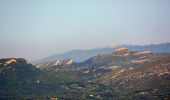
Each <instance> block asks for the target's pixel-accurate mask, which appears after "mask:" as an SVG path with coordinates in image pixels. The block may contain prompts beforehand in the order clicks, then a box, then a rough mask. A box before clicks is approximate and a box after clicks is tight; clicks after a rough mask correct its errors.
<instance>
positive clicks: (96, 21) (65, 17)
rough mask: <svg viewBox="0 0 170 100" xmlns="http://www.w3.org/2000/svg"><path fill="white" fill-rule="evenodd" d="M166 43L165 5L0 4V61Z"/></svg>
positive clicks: (144, 0) (157, 0)
mask: <svg viewBox="0 0 170 100" xmlns="http://www.w3.org/2000/svg"><path fill="white" fill-rule="evenodd" d="M114 42H116V43H121V44H141V45H144V44H153V43H162V42H170V0H0V58H3V57H23V58H27V59H28V60H34V59H38V58H42V57H46V56H49V55H52V54H57V53H62V52H65V51H69V50H72V49H89V48H95V47H102V46H106V45H109V44H112V43H114Z"/></svg>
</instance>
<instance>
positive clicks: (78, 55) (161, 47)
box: [32, 43, 170, 64]
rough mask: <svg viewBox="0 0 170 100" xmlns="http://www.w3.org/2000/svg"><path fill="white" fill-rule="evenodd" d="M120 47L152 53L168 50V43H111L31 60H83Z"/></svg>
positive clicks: (169, 48)
mask: <svg viewBox="0 0 170 100" xmlns="http://www.w3.org/2000/svg"><path fill="white" fill-rule="evenodd" d="M120 47H126V48H128V49H129V50H133V51H142V50H149V51H151V52H153V53H167V52H170V43H163V44H151V45H143V46H141V45H118V44H112V45H110V46H107V47H103V48H95V49H89V50H72V51H69V52H65V53H62V54H55V55H52V56H49V57H45V58H42V59H38V60H35V61H32V64H38V63H41V62H44V61H54V60H56V59H60V60H64V59H67V58H72V59H73V61H74V62H83V61H86V60H88V59H89V58H91V57H93V56H97V55H103V54H109V53H112V52H113V51H114V50H115V49H117V48H120Z"/></svg>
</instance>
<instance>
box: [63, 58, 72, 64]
mask: <svg viewBox="0 0 170 100" xmlns="http://www.w3.org/2000/svg"><path fill="white" fill-rule="evenodd" d="M72 63H73V59H72V58H68V59H66V60H65V64H67V65H70V64H72Z"/></svg>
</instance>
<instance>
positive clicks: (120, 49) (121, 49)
mask: <svg viewBox="0 0 170 100" xmlns="http://www.w3.org/2000/svg"><path fill="white" fill-rule="evenodd" d="M115 51H117V52H123V51H130V50H129V49H128V48H124V47H122V48H118V49H116V50H115Z"/></svg>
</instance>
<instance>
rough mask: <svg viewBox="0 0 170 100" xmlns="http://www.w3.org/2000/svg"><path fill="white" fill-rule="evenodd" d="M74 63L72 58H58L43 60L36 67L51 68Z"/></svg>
mask: <svg viewBox="0 0 170 100" xmlns="http://www.w3.org/2000/svg"><path fill="white" fill-rule="evenodd" d="M72 63H73V60H72V58H68V59H66V60H60V59H57V60H55V61H51V62H50V61H46V62H42V63H40V64H37V65H36V67H37V68H39V69H42V70H51V69H53V68H54V67H55V68H57V67H61V66H65V65H70V64H72ZM55 68H54V69H55Z"/></svg>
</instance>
